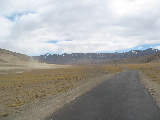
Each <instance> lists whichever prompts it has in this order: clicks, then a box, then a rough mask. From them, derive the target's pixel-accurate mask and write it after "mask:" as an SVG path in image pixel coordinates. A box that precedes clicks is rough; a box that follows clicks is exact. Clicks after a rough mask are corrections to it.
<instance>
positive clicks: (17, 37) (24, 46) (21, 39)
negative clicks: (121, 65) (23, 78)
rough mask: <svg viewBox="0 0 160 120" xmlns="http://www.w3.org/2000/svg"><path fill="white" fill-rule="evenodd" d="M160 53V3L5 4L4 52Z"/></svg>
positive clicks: (71, 0) (0, 2) (12, 0)
mask: <svg viewBox="0 0 160 120" xmlns="http://www.w3.org/2000/svg"><path fill="white" fill-rule="evenodd" d="M149 47H152V48H156V49H160V1H159V0H0V48H2V49H7V50H10V51H14V52H18V53H22V54H26V55H29V56H35V55H43V54H46V53H51V54H62V53H94V52H98V53H102V52H119V51H120V52H123V51H124V52H125V51H129V50H133V49H139V50H143V49H147V48H149Z"/></svg>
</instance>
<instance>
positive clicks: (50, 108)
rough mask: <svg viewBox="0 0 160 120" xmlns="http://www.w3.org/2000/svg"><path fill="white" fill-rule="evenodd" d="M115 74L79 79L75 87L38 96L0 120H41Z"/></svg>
mask: <svg viewBox="0 0 160 120" xmlns="http://www.w3.org/2000/svg"><path fill="white" fill-rule="evenodd" d="M114 75H115V74H113V73H112V74H111V73H110V74H104V75H102V76H96V77H95V76H94V77H90V78H89V79H86V80H83V81H80V82H79V83H78V84H77V85H76V87H74V88H70V89H68V90H67V91H63V92H60V93H57V94H55V95H49V96H48V97H47V98H45V99H43V98H39V99H36V100H35V101H33V102H31V103H29V104H28V105H27V106H24V107H23V108H21V109H22V110H21V111H19V112H17V113H16V114H14V115H11V116H8V117H3V118H2V120H43V119H44V118H45V117H47V116H48V115H50V114H51V113H53V112H55V111H56V110H57V109H59V108H61V107H63V106H64V105H65V104H67V103H69V102H71V101H72V100H74V99H75V98H76V97H78V96H80V95H82V94H84V93H85V92H87V91H89V90H90V89H92V88H93V87H95V86H96V85H97V84H100V83H101V82H103V81H104V80H107V79H109V78H111V77H113V76H114Z"/></svg>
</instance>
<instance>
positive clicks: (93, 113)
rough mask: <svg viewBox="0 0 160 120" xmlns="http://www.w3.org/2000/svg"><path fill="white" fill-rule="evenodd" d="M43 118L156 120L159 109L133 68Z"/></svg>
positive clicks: (49, 119)
mask: <svg viewBox="0 0 160 120" xmlns="http://www.w3.org/2000/svg"><path fill="white" fill-rule="evenodd" d="M45 120H160V109H159V108H158V106H157V105H156V103H155V102H154V100H153V99H152V97H151V95H150V94H149V93H148V91H147V90H146V89H145V87H144V86H143V85H142V84H141V83H140V81H139V80H138V73H137V71H126V72H123V73H120V74H118V75H116V76H115V77H114V78H112V79H110V80H106V81H104V82H103V83H101V84H99V85H97V86H96V87H95V88H93V89H92V90H90V91H89V92H87V93H85V94H83V95H82V96H80V97H77V98H76V99H75V100H74V101H72V102H71V103H69V104H67V105H66V106H64V107H63V108H62V109H60V110H58V111H57V112H55V113H54V114H52V115H51V116H50V117H48V118H46V119H45Z"/></svg>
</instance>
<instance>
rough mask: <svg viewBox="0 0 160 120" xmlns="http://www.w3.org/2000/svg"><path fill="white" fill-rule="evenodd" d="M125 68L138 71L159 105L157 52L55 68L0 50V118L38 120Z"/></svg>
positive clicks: (159, 82) (7, 119) (4, 119)
mask: <svg viewBox="0 0 160 120" xmlns="http://www.w3.org/2000/svg"><path fill="white" fill-rule="evenodd" d="M127 69H129V70H138V71H139V78H140V80H141V82H142V83H143V84H144V85H145V86H146V88H147V89H148V91H149V92H150V93H151V94H152V95H153V98H154V99H155V101H156V102H157V104H158V105H159V106H160V75H159V73H160V54H159V53H157V54H151V55H147V56H142V57H138V58H126V59H120V60H114V61H105V62H103V63H101V64H88V65H54V64H47V63H43V62H40V61H37V60H35V59H33V58H31V57H28V56H26V55H23V54H19V53H13V52H11V51H7V50H2V49H0V83H1V84H0V93H1V94H0V100H1V101H0V111H1V113H0V119H2V120H10V119H12V120H28V119H34V120H41V119H43V118H44V117H46V116H48V115H49V114H51V113H52V112H54V111H56V110H57V109H59V108H61V107H63V106H64V105H65V104H67V103H69V102H70V101H72V100H73V99H75V98H76V97H78V96H80V95H82V94H83V93H85V92H87V91H89V90H90V89H92V88H93V87H94V86H96V85H97V84H99V83H101V82H102V81H104V80H107V79H109V78H111V77H113V76H114V75H115V74H116V73H119V72H123V71H125V70H127Z"/></svg>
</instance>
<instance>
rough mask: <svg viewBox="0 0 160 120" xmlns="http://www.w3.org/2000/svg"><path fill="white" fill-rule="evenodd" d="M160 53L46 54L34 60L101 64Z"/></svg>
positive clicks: (145, 51)
mask: <svg viewBox="0 0 160 120" xmlns="http://www.w3.org/2000/svg"><path fill="white" fill-rule="evenodd" d="M155 53H160V50H158V49H153V48H149V49H146V50H131V51H129V52H124V53H118V52H116V53H72V54H67V53H64V54H62V55H59V54H53V55H51V54H48V53H47V54H45V55H40V56H33V58H35V59H38V60H40V61H45V62H48V63H50V64H78V63H82V64H85V63H86V64H87V63H100V62H102V61H106V60H118V59H123V58H135V57H140V56H145V55H150V54H155Z"/></svg>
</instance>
